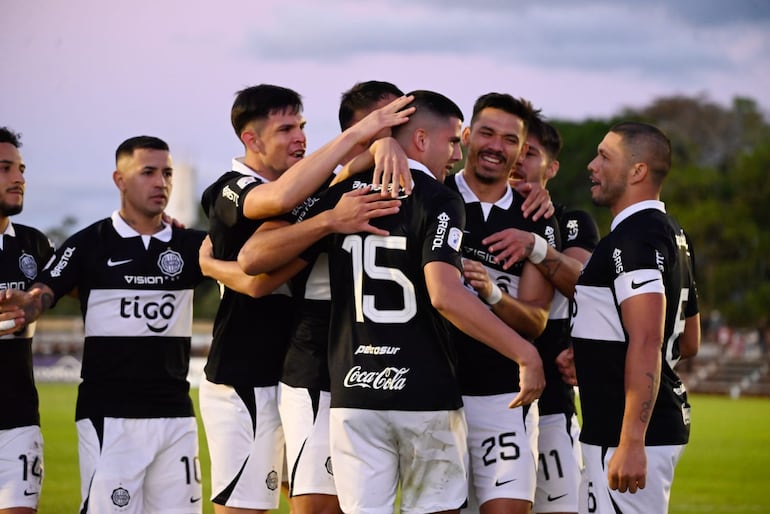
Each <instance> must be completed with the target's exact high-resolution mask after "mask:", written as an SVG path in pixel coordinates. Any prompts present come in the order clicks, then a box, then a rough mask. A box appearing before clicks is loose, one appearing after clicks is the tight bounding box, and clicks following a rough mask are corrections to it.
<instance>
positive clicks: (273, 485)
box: [265, 470, 278, 491]
mask: <svg viewBox="0 0 770 514" xmlns="http://www.w3.org/2000/svg"><path fill="white" fill-rule="evenodd" d="M265 485H266V486H267V488H268V489H270V490H271V491H275V490H276V489H278V473H276V472H275V470H272V471H270V473H268V474H267V478H265Z"/></svg>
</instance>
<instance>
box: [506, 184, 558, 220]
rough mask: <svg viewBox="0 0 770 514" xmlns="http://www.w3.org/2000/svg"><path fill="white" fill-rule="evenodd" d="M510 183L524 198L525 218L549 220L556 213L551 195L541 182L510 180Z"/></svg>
mask: <svg viewBox="0 0 770 514" xmlns="http://www.w3.org/2000/svg"><path fill="white" fill-rule="evenodd" d="M508 183H509V184H510V186H511V187H512V188H513V189H515V190H516V192H518V193H519V194H520V195H521V196H523V197H524V202H523V203H522V204H521V212H522V214H523V215H524V217H525V218H529V217H530V216H532V221H537V220H539V219H540V218H545V219H548V218H550V217H551V216H553V213H554V212H556V208H555V207H554V205H553V201H552V200H551V193H550V192H549V191H548V190H547V189H546V188H545V187H543V185H542V184H540V182H525V181H523V180H516V179H510V180H509V181H508Z"/></svg>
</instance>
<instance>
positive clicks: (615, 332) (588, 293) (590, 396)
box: [572, 200, 698, 446]
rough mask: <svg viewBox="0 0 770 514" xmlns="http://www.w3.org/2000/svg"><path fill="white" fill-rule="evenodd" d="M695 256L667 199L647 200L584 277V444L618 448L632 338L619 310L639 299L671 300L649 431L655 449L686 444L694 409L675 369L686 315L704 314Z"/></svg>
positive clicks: (578, 314) (578, 358) (580, 292)
mask: <svg viewBox="0 0 770 514" xmlns="http://www.w3.org/2000/svg"><path fill="white" fill-rule="evenodd" d="M693 262H694V255H693V252H692V248H691V245H690V243H689V240H688V238H687V236H686V235H685V233H684V231H683V230H682V228H681V227H680V226H679V224H678V223H677V222H676V221H675V220H674V219H673V218H671V217H670V216H668V215H667V214H666V213H665V208H664V206H663V203H662V202H658V201H653V200H650V201H644V202H639V203H637V204H635V205H632V206H630V207H628V208H627V209H625V210H624V211H622V212H621V213H620V214H618V215H617V216H616V217H615V219H614V220H613V223H612V230H611V232H610V233H609V235H607V236H606V237H604V238H603V239H602V240H601V241H599V244H598V246H597V247H596V249H595V250H594V252H593V254H592V256H591V258H590V259H589V261H588V263H587V264H586V266H585V267H584V268H583V272H582V274H581V276H580V279H579V280H578V283H577V286H576V289H575V305H574V310H573V313H572V339H573V345H574V351H575V365H576V368H577V375H578V384H579V386H580V402H581V408H582V412H583V428H582V432H581V436H580V440H581V441H583V442H586V443H589V444H595V445H600V446H617V444H618V440H619V437H620V429H621V424H622V421H623V412H624V406H625V382H624V370H625V366H626V352H627V349H628V335H627V334H626V332H625V330H624V327H623V320H622V318H621V311H620V305H621V304H622V302H623V301H624V300H626V299H627V298H630V297H631V296H634V295H637V294H645V293H660V294H664V295H665V297H666V313H665V316H666V318H665V327H664V336H663V341H662V342H661V351H662V372H661V377H660V389H659V392H658V396H657V400H656V403H655V407H654V409H653V411H652V416H651V418H650V422H649V426H648V429H647V436H646V444H647V445H648V446H655V445H669V444H684V443H686V442H687V440H688V436H689V428H690V415H689V412H690V406H689V404H688V403H687V394H686V391H685V388H684V386H683V385H682V382H681V380H679V377H678V375H677V374H676V372H675V371H674V366H675V365H676V362H677V361H678V359H679V344H678V341H679V336H680V335H681V334H682V332H683V330H684V324H685V318H687V317H690V316H694V315H695V314H697V312H698V301H697V293H696V289H695V280H694V275H693V269H694V267H693V266H694V264H693Z"/></svg>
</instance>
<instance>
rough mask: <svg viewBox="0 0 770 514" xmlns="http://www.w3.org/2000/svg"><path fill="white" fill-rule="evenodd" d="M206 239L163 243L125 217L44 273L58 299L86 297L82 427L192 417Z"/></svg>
mask: <svg viewBox="0 0 770 514" xmlns="http://www.w3.org/2000/svg"><path fill="white" fill-rule="evenodd" d="M205 235H206V234H205V233H204V232H202V231H200V230H192V229H180V228H176V227H171V226H169V225H167V226H166V227H165V228H164V229H163V230H161V231H160V232H158V233H157V234H154V235H153V236H143V235H140V234H138V233H137V232H136V231H134V230H133V229H132V228H131V227H129V226H128V224H126V222H125V221H123V219H122V218H121V217H120V216H119V215H118V213H117V212H115V213H114V214H113V215H112V218H106V219H104V220H101V221H98V222H96V223H94V224H92V225H90V226H89V227H86V228H85V229H83V230H81V231H80V232H77V233H76V234H74V235H73V236H71V237H70V238H69V239H67V241H65V242H64V244H63V245H62V246H61V248H60V249H59V250H58V251H57V252H56V255H55V257H54V259H52V260H51V261H50V263H49V264H48V265H47V266H46V268H45V270H43V272H42V273H41V276H40V281H41V282H43V283H45V284H47V285H48V286H49V287H50V288H51V289H52V290H53V292H54V296H55V298H56V299H59V298H61V297H62V296H64V295H66V294H68V293H70V292H71V291H73V290H77V292H78V297H79V299H80V309H81V311H82V314H83V320H84V329H85V343H84V346H83V365H82V369H81V377H82V379H83V381H82V383H81V384H80V388H79V392H78V400H77V408H76V412H75V415H76V419H83V418H88V417H104V416H108V417H119V418H160V417H184V416H192V415H193V409H192V402H191V400H190V395H189V389H190V385H189V383H188V382H187V373H188V369H189V361H190V338H191V335H192V301H193V289H194V288H195V286H196V285H198V283H200V281H201V280H202V279H203V276H202V274H201V271H200V267H199V266H198V249H199V248H200V245H201V242H202V241H203V238H204V237H205Z"/></svg>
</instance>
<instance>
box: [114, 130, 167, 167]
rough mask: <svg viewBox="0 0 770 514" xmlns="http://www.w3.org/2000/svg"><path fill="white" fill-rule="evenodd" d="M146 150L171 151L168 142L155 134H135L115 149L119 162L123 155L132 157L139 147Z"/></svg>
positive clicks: (116, 158) (116, 159)
mask: <svg viewBox="0 0 770 514" xmlns="http://www.w3.org/2000/svg"><path fill="white" fill-rule="evenodd" d="M141 148H143V149H146V150H165V151H166V152H168V151H169V148H168V143H166V142H165V141H163V140H162V139H160V138H157V137H154V136H135V137H130V138H128V139H126V140H125V141H123V142H122V143H120V146H118V149H117V150H115V162H118V161H119V160H120V158H121V157H131V156H132V155H134V151H136V150H139V149H141Z"/></svg>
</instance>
